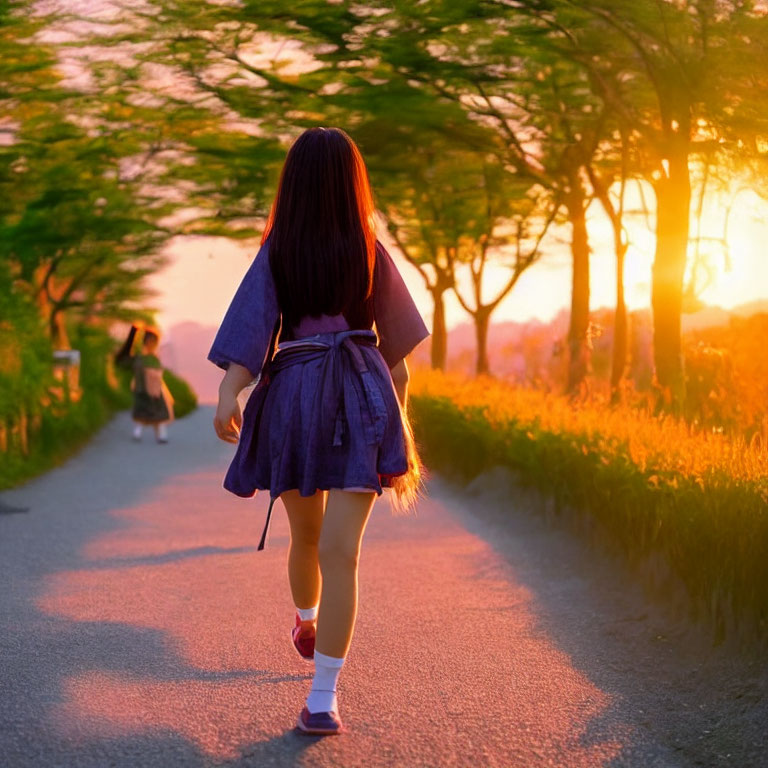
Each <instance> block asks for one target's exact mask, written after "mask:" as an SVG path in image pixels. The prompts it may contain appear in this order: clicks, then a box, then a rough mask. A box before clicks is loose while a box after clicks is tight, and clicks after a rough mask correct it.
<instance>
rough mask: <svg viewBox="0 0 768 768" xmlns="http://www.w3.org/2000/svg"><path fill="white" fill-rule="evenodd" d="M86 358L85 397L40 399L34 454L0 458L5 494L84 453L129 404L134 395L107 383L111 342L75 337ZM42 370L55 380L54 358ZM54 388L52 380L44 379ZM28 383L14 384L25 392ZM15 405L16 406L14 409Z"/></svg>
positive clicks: (13, 451) (33, 409) (99, 336)
mask: <svg viewBox="0 0 768 768" xmlns="http://www.w3.org/2000/svg"><path fill="white" fill-rule="evenodd" d="M76 345H77V348H78V349H80V353H81V367H80V384H81V387H82V397H81V398H80V400H78V401H77V402H69V403H65V404H61V403H50V404H49V405H48V407H42V405H41V404H40V400H39V397H38V399H36V400H35V401H34V403H33V405H32V406H30V408H29V410H28V415H29V416H30V417H31V420H32V421H31V423H32V426H31V427H30V429H29V453H28V454H26V455H25V454H24V453H22V451H21V450H20V448H19V446H18V444H15V443H14V444H12V445H11V446H9V450H8V451H7V452H5V453H1V454H0V458H2V461H0V489H2V488H10V487H13V486H15V485H18V484H19V483H21V482H23V481H25V480H28V479H30V478H32V477H34V476H35V475H38V474H40V473H41V472H45V471H46V470H48V469H50V468H51V467H54V466H56V465H57V464H60V463H61V462H62V461H65V460H66V459H67V458H69V457H70V456H71V455H72V454H73V453H75V452H76V451H77V450H79V449H80V448H81V447H82V446H83V445H84V444H85V443H86V442H87V441H88V440H89V438H91V437H92V436H93V434H94V432H96V431H97V430H98V429H99V428H100V427H102V426H103V425H104V424H105V423H106V422H107V421H108V420H109V418H110V417H111V416H112V414H113V413H114V412H115V410H117V409H120V408H126V407H128V405H129V404H130V395H129V394H128V393H126V392H125V391H120V390H114V389H112V388H111V387H110V386H109V384H108V383H107V380H106V376H105V372H106V360H107V355H108V354H110V352H111V349H112V347H113V342H112V340H111V339H110V338H109V337H107V336H106V334H103V333H100V332H90V331H85V332H82V333H80V334H79V335H78V336H77V338H76ZM39 365H40V370H45V371H46V372H48V375H50V373H49V371H50V358H47V359H45V360H44V361H43V359H40V361H39ZM44 380H45V381H46V383H47V384H50V379H44ZM23 385H24V380H23V379H18V380H17V381H16V383H15V384H14V385H13V386H14V389H15V391H21V390H22V389H23ZM19 404H20V403H19V402H15V403H13V402H12V403H11V404H10V410H9V412H8V413H7V415H6V416H5V417H3V418H4V420H5V419H6V418H12V417H15V416H17V414H18V406H19ZM14 405H15V407H14Z"/></svg>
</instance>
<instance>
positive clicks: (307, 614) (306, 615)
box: [296, 605, 317, 621]
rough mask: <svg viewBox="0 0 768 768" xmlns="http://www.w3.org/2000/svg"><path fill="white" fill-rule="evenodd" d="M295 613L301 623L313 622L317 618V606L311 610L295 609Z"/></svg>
mask: <svg viewBox="0 0 768 768" xmlns="http://www.w3.org/2000/svg"><path fill="white" fill-rule="evenodd" d="M296 613H298V614H299V618H300V619H301V620H302V621H314V620H315V619H316V618H317V606H316V605H315V606H313V607H312V608H297V609H296Z"/></svg>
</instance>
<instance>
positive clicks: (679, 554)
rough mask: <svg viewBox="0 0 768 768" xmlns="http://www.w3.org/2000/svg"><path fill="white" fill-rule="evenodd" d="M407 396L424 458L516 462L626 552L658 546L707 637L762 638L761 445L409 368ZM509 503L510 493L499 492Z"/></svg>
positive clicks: (477, 464)
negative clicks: (707, 623)
mask: <svg viewBox="0 0 768 768" xmlns="http://www.w3.org/2000/svg"><path fill="white" fill-rule="evenodd" d="M411 406H412V411H413V415H414V422H415V428H416V431H417V438H418V440H419V442H420V444H421V445H422V448H423V450H424V454H425V457H426V460H427V463H428V464H429V465H431V466H432V467H433V468H435V469H438V470H443V471H448V472H451V473H454V474H458V475H459V476H460V477H462V478H464V479H467V478H469V477H471V476H473V475H475V474H478V473H479V472H481V471H483V470H484V469H486V468H488V467H490V466H493V465H503V466H507V467H510V468H512V469H514V470H516V471H517V472H518V473H519V475H520V476H521V477H522V478H523V479H524V480H525V481H527V482H529V483H531V484H533V485H535V486H536V487H538V488H540V489H541V490H542V491H544V492H547V493H551V494H553V495H554V497H555V498H556V499H557V500H558V502H560V506H561V507H562V508H563V509H569V510H574V511H575V512H576V514H581V515H587V516H589V518H590V519H591V520H593V521H595V522H596V523H597V525H598V527H599V529H600V530H601V531H602V532H603V533H604V534H607V535H608V536H609V537H610V538H611V539H612V540H613V541H615V542H616V544H617V545H618V546H619V547H620V548H621V550H622V551H623V552H624V553H625V554H626V556H627V557H628V558H629V559H630V560H632V561H635V562H639V561H642V560H643V559H645V558H648V557H649V556H657V555H659V554H660V555H662V556H663V558H664V559H665V560H666V562H667V563H668V565H669V567H670V569H671V570H672V571H673V572H674V573H676V574H677V576H678V577H679V578H680V579H681V580H682V582H683V583H684V585H685V587H686V589H687V592H688V594H689V595H690V598H691V606H692V608H693V610H694V613H696V614H697V615H705V616H707V617H709V618H710V619H711V620H712V622H713V625H714V627H715V631H716V636H717V637H718V638H722V637H723V636H724V634H725V633H726V632H727V631H729V630H730V631H732V630H737V631H740V632H744V633H746V634H747V635H754V634H755V633H757V635H758V636H760V637H761V638H762V639H764V640H766V639H768V454H766V452H765V451H764V450H760V449H757V448H751V447H750V446H749V445H748V444H747V443H745V442H744V441H742V440H738V439H737V440H733V439H728V438H727V437H725V436H723V435H722V434H712V433H705V432H695V431H692V430H691V429H690V428H689V427H687V426H686V425H685V424H684V423H682V422H680V421H677V420H675V419H672V418H654V417H652V416H650V415H648V414H646V413H643V412H639V411H636V410H633V409H630V408H627V407H618V408H609V407H608V406H607V405H600V404H596V403H592V404H590V403H582V404H578V403H573V402H571V401H569V400H568V399H566V398H563V397H558V396H553V395H548V394H545V393H542V392H538V391H535V390H527V389H517V388H513V387H511V386H509V385H506V384H504V383H502V382H498V381H495V380H492V379H475V380H466V379H462V378H458V377H451V376H443V375H436V374H434V373H432V372H429V373H427V372H419V371H417V372H416V373H415V375H414V379H413V384H412V389H411ZM510 503H514V500H510Z"/></svg>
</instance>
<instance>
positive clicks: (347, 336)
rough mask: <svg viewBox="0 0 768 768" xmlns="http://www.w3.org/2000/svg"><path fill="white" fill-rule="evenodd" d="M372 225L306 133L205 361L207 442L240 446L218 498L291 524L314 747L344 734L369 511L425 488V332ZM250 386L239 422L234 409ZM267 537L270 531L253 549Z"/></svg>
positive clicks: (296, 630)
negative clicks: (419, 384)
mask: <svg viewBox="0 0 768 768" xmlns="http://www.w3.org/2000/svg"><path fill="white" fill-rule="evenodd" d="M374 213H375V210H374V202H373V196H372V193H371V189H370V186H369V182H368V173H367V170H366V167H365V164H364V162H363V158H362V156H361V155H360V152H359V150H358V148H357V146H356V145H355V144H354V142H353V141H352V140H351V139H350V137H349V136H348V135H347V134H346V133H345V132H344V131H342V130H339V129H337V128H312V129H310V130H307V131H305V132H304V133H303V134H301V136H299V138H298V139H297V140H296V142H295V143H294V144H293V146H292V147H291V149H290V151H289V152H288V155H287V157H286V160H285V165H284V167H283V170H282V174H281V177H280V182H279V186H278V190H277V195H276V197H275V200H274V203H273V206H272V211H271V213H270V216H269V219H268V221H267V225H266V229H265V231H264V235H263V238H262V244H261V249H260V250H259V252H258V254H257V255H256V258H255V259H254V261H253V263H252V264H251V266H250V267H249V269H248V271H247V273H246V275H245V277H244V278H243V280H242V282H241V284H240V287H239V288H238V290H237V292H236V294H235V296H234V298H233V300H232V303H231V305H230V307H229V309H228V311H227V313H226V315H225V317H224V320H223V321H222V324H221V327H220V328H219V331H218V334H217V335H216V338H215V340H214V342H213V346H212V347H211V350H210V352H209V355H208V359H209V360H211V361H212V362H214V363H216V364H217V365H218V366H220V367H221V368H223V369H225V370H226V374H225V375H224V378H223V380H222V382H221V386H220V388H219V402H218V407H217V409H216V415H215V418H214V427H215V429H216V433H217V435H218V436H219V437H220V438H221V439H222V440H225V441H227V442H231V443H237V450H236V452H235V456H234V459H233V460H232V463H231V465H230V467H229V470H228V472H227V474H226V477H225V479H224V487H225V488H226V489H227V490H229V491H231V492H232V493H234V494H237V495H238V496H244V497H250V496H253V495H254V493H255V492H256V491H257V490H268V491H269V492H270V496H271V500H272V503H273V502H274V500H275V499H276V498H280V499H281V500H282V502H283V504H284V506H285V509H286V512H287V515H288V523H289V526H290V532H291V540H290V547H289V551H288V576H289V581H290V586H291V592H292V596H293V600H294V604H295V606H296V617H295V622H294V626H293V627H292V629H291V639H292V641H293V644H294V646H295V648H296V650H297V651H298V653H299V654H300V655H301V656H302V658H304V659H307V660H313V659H314V666H315V674H314V678H313V681H312V688H311V691H310V693H309V696H308V698H307V700H306V704H305V706H304V708H303V709H302V710H301V713H300V715H299V719H298V728H299V729H300V730H302V731H305V732H307V733H314V734H335V733H339V731H340V730H341V729H342V723H341V718H340V717H339V709H338V703H337V698H336V686H337V681H338V678H339V674H340V672H341V669H342V667H343V665H344V661H345V659H346V657H347V652H348V650H349V646H350V642H351V640H352V633H353V629H354V625H355V618H356V614H357V564H358V557H359V554H360V544H361V541H362V537H363V532H364V531H365V526H366V523H367V522H368V517H369V514H370V511H371V507H372V506H373V502H374V500H375V498H376V496H377V495H379V494H381V492H382V488H383V487H391V488H392V490H393V493H394V494H395V500H396V502H397V503H399V504H400V505H401V506H409V505H411V504H412V503H413V502H414V499H415V496H416V492H417V489H418V486H419V482H420V462H419V458H418V456H417V453H416V450H415V448H414V444H413V438H412V434H411V430H410V426H409V424H408V420H407V417H406V397H407V385H408V368H407V366H406V363H405V357H406V355H408V353H409V352H410V351H411V350H412V349H413V348H414V347H415V346H416V345H417V344H418V343H419V342H420V341H421V340H422V339H424V338H426V336H427V335H428V332H427V329H426V327H425V325H424V322H423V320H422V318H421V316H420V314H419V312H418V310H417V309H416V306H415V304H414V302H413V300H412V298H411V296H410V294H409V293H408V290H407V288H406V286H405V283H404V282H403V279H402V277H401V276H400V274H399V272H398V270H397V268H396V266H395V264H394V262H393V261H392V259H391V257H390V256H389V254H388V253H387V252H386V250H385V249H384V247H383V246H382V245H381V243H379V242H378V241H377V240H376V235H375V232H374ZM374 325H375V329H376V330H375V331H374V330H373V327H374ZM254 380H256V381H257V384H256V387H255V389H254V390H253V392H252V393H251V395H250V398H249V400H248V403H247V405H246V407H245V410H244V412H243V413H242V414H241V412H240V406H239V405H238V400H237V396H238V394H239V393H240V392H241V390H243V389H244V388H245V387H246V386H247V385H249V384H250V383H252V382H253V381H254ZM270 512H271V504H270ZM268 524H269V516H268V517H267V525H268ZM265 536H266V527H265V531H264V535H263V536H262V543H261V544H260V547H262V546H263V542H264V537H265Z"/></svg>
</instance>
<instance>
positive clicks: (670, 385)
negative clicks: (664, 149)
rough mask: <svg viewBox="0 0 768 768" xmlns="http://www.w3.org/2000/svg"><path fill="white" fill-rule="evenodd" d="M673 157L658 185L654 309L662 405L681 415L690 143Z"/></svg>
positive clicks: (652, 295) (683, 144)
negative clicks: (679, 411) (682, 322)
mask: <svg viewBox="0 0 768 768" xmlns="http://www.w3.org/2000/svg"><path fill="white" fill-rule="evenodd" d="M669 154H670V157H669V158H668V162H669V175H668V177H664V178H662V179H661V180H659V181H657V182H656V184H655V189H656V209H657V214H656V254H655V257H654V262H653V271H652V287H651V305H652V307H653V357H654V363H655V365H656V379H657V381H658V384H659V387H660V388H661V394H662V398H663V403H664V404H665V405H666V406H667V407H671V408H672V409H677V408H679V407H680V406H681V405H682V403H683V400H684V399H685V379H684V376H683V357H682V343H681V314H682V305H683V277H684V276H685V263H686V258H687V252H688V229H689V221H690V204H691V182H690V176H689V171H688V148H687V141H686V142H679V143H678V145H677V146H676V147H675V151H674V152H670V153H669Z"/></svg>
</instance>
